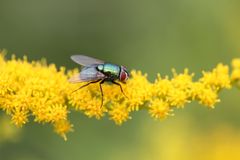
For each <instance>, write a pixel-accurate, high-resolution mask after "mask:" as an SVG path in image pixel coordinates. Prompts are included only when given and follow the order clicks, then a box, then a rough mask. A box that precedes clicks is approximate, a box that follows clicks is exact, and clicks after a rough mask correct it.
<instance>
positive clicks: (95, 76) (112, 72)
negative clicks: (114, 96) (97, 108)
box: [69, 55, 129, 107]
mask: <svg viewBox="0 0 240 160" xmlns="http://www.w3.org/2000/svg"><path fill="white" fill-rule="evenodd" d="M71 59H72V60H73V61H74V62H76V63H78V64H80V65H82V66H83V68H82V70H81V71H80V73H79V74H77V75H75V76H73V77H72V78H70V79H69V82H71V83H79V82H88V83H86V84H84V85H83V86H81V87H80V88H78V89H77V90H79V89H82V88H83V87H86V86H88V85H90V84H93V83H98V82H99V87H100V91H101V96H102V100H101V107H102V105H103V96H104V95H103V90H102V84H103V83H104V82H111V83H113V84H115V85H118V86H119V87H120V89H121V92H122V94H123V95H124V96H125V97H127V96H126V95H125V93H124V92H123V89H122V86H121V84H120V83H118V82H116V80H119V81H120V82H123V83H126V81H127V80H128V78H129V73H128V71H127V69H126V67H124V66H120V65H117V64H112V63H106V62H104V61H102V60H99V59H96V58H92V57H88V56H84V55H73V56H71ZM77 90H75V91H77ZM75 91H73V92H75Z"/></svg>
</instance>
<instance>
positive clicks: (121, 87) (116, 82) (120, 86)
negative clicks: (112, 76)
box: [112, 81, 128, 98]
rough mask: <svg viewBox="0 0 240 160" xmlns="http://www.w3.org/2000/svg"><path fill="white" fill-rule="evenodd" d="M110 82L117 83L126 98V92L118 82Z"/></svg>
mask: <svg viewBox="0 0 240 160" xmlns="http://www.w3.org/2000/svg"><path fill="white" fill-rule="evenodd" d="M112 83H113V84H116V85H118V86H119V87H120V89H121V92H122V94H123V95H124V96H125V97H126V98H128V97H127V96H126V94H125V93H124V92H123V89H122V86H121V84H119V83H117V82H115V81H112Z"/></svg>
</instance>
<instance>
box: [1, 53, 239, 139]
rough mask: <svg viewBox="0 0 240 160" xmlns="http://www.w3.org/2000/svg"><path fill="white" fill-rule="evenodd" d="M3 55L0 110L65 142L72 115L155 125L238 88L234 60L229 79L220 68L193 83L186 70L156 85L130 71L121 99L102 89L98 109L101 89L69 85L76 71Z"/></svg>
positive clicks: (226, 69) (106, 86) (223, 67)
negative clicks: (148, 120)
mask: <svg viewBox="0 0 240 160" xmlns="http://www.w3.org/2000/svg"><path fill="white" fill-rule="evenodd" d="M4 55H5V52H4V51H2V52H0V110H3V111H4V112H5V113H6V114H7V115H8V116H10V117H11V122H12V123H13V124H15V125H16V126H19V127H21V126H23V125H24V124H26V123H27V122H28V121H29V117H32V118H33V119H34V121H35V122H37V123H42V124H45V123H50V124H52V125H53V126H54V131H55V132H56V133H57V134H59V135H60V136H62V137H63V138H64V139H65V140H66V139H67V137H66V134H67V133H68V132H70V131H72V130H73V129H72V128H73V125H72V124H71V123H70V122H69V118H68V115H69V113H70V110H75V111H79V112H82V113H83V114H85V115H86V116H87V117H89V118H91V117H94V118H96V119H101V118H102V117H104V116H106V115H108V116H109V119H110V120H113V121H114V122H115V123H116V124H117V125H121V124H122V123H123V122H125V121H127V120H129V119H131V117H130V112H136V111H138V110H141V109H144V110H147V111H148V112H149V114H150V115H151V117H153V118H155V119H164V118H167V117H168V116H169V115H173V114H172V111H173V109H177V108H184V107H185V105H186V104H187V103H190V102H191V101H194V100H195V101H198V102H199V103H200V104H203V105H205V106H208V107H210V108H213V107H214V106H215V105H216V103H217V102H220V99H219V98H218V93H219V92H220V91H221V90H222V89H224V88H226V89H229V88H230V87H231V84H233V85H234V84H236V86H240V59H234V60H233V62H232V67H233V71H232V73H229V67H228V66H227V65H223V64H221V63H219V64H218V65H217V66H216V68H214V69H213V70H212V71H204V72H203V76H202V78H200V79H199V80H197V81H194V80H193V78H194V74H191V73H189V71H188V69H185V70H184V71H183V73H177V72H176V71H175V69H173V70H172V72H173V76H172V77H171V76H165V77H164V78H163V77H161V76H160V74H158V75H157V78H156V79H155V81H154V83H152V82H150V81H149V80H148V78H147V74H144V73H142V72H141V71H136V70H132V71H131V78H130V79H129V80H128V82H127V83H126V84H121V85H122V88H123V91H124V93H122V92H121V90H120V87H119V86H117V85H111V84H107V83H105V84H103V93H104V97H103V106H101V101H102V95H101V92H100V86H99V83H95V84H91V85H89V86H87V87H84V88H81V89H79V88H80V87H81V86H82V85H84V84H86V83H77V84H70V83H69V82H68V78H69V77H71V76H73V75H74V74H77V73H78V72H79V70H78V69H73V70H68V71H66V69H65V68H64V67H60V68H59V69H58V68H57V67H56V66H55V65H54V64H50V65H48V64H47V63H46V60H44V59H43V60H40V61H32V62H29V61H28V60H27V57H26V56H24V57H23V59H17V58H16V57H15V56H12V59H11V60H6V59H5V57H4ZM230 75H231V76H230ZM236 82H237V83H236ZM125 95H126V96H125Z"/></svg>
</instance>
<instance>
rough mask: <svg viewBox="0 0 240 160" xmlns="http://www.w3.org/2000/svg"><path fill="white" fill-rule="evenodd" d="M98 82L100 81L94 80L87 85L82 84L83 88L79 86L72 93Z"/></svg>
mask: <svg viewBox="0 0 240 160" xmlns="http://www.w3.org/2000/svg"><path fill="white" fill-rule="evenodd" d="M99 81H101V79H98V80H96V81H92V82H89V83H87V84H84V85H83V86H81V87H79V88H78V89H76V90H74V91H73V92H72V93H74V92H76V91H78V90H79V89H82V88H84V87H87V86H88V85H89V84H93V83H97V82H99Z"/></svg>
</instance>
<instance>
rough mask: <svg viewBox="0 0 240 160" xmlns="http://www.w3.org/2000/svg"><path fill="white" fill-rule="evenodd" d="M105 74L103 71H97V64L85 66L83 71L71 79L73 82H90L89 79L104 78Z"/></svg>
mask: <svg viewBox="0 0 240 160" xmlns="http://www.w3.org/2000/svg"><path fill="white" fill-rule="evenodd" d="M104 78H105V75H104V74H102V73H101V72H99V71H97V69H96V67H95V65H94V66H90V67H84V68H83V69H82V70H81V72H80V73H79V74H77V75H75V76H73V77H71V78H70V79H69V82H71V83H78V82H88V81H95V80H98V79H104Z"/></svg>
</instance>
